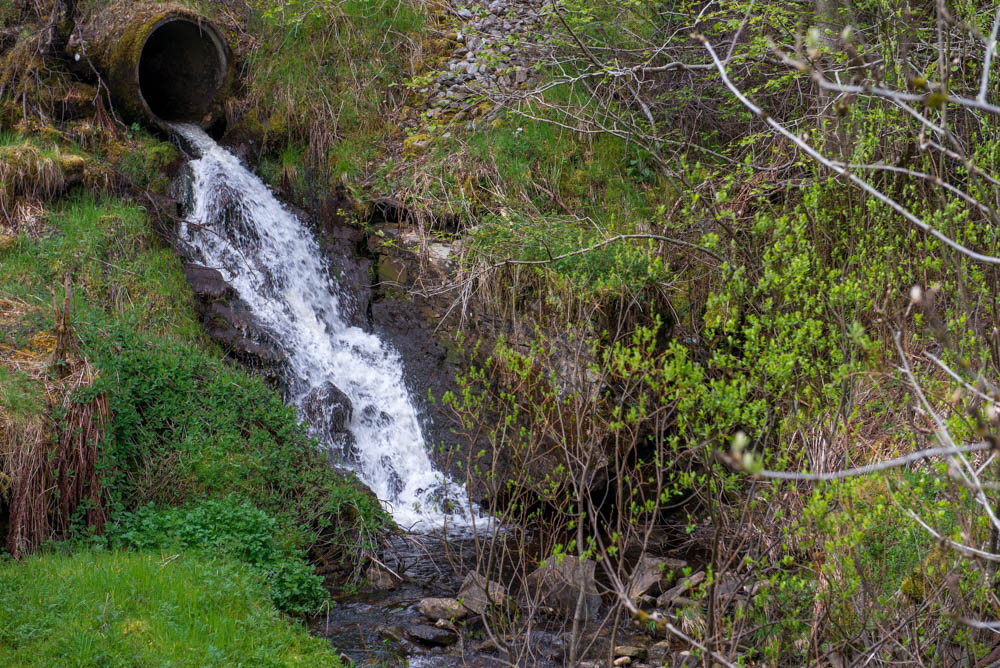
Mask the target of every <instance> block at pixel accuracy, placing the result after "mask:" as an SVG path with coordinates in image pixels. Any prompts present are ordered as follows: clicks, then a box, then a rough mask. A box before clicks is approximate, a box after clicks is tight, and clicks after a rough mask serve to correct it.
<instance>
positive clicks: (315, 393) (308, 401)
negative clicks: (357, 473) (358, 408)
mask: <svg viewBox="0 0 1000 668" xmlns="http://www.w3.org/2000/svg"><path fill="white" fill-rule="evenodd" d="M302 412H303V414H304V417H305V418H306V421H307V422H308V423H309V424H310V425H312V428H313V430H314V431H315V432H316V436H317V437H319V438H321V439H323V440H325V441H328V442H330V443H335V444H340V445H341V447H342V449H343V450H344V457H345V458H347V459H350V458H351V457H352V456H353V447H354V438H353V436H352V435H351V432H350V429H349V426H350V424H351V416H352V415H353V413H354V407H353V406H352V405H351V400H350V399H349V398H348V397H347V395H346V394H344V393H343V392H341V391H340V389H338V388H337V386H336V385H334V384H333V383H329V382H327V383H324V384H323V385H321V386H319V387H316V388H313V389H312V390H311V391H310V392H309V394H307V395H306V396H305V397H304V398H303V399H302Z"/></svg>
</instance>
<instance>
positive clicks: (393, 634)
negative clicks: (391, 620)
mask: <svg viewBox="0 0 1000 668" xmlns="http://www.w3.org/2000/svg"><path fill="white" fill-rule="evenodd" d="M378 634H379V635H380V636H382V637H383V638H385V639H386V640H388V641H390V642H394V643H397V644H402V643H404V642H406V631H404V630H403V627H402V626H380V627H379V629H378Z"/></svg>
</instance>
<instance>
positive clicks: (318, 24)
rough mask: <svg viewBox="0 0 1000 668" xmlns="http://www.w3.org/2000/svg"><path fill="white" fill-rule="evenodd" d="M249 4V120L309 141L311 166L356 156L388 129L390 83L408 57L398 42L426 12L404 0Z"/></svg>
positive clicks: (258, 127)
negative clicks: (251, 38)
mask: <svg viewBox="0 0 1000 668" xmlns="http://www.w3.org/2000/svg"><path fill="white" fill-rule="evenodd" d="M251 7H252V19H251V25H250V30H251V31H252V32H253V33H254V34H255V36H257V38H258V39H259V42H258V43H257V46H256V48H254V49H253V51H252V52H251V53H250V54H249V58H248V64H249V68H248V72H249V81H248V91H249V99H250V102H251V105H252V106H251V110H250V112H249V113H248V116H247V119H248V123H249V125H250V126H251V127H252V129H254V130H255V131H259V132H262V133H263V134H264V135H265V137H266V138H267V139H268V140H269V141H270V142H271V143H273V144H276V145H277V146H279V147H284V146H287V145H294V146H296V147H307V148H308V158H309V160H308V161H307V163H308V166H309V167H310V168H313V169H316V168H327V167H331V166H334V165H336V172H335V173H339V172H340V171H342V169H344V168H347V167H349V166H354V165H357V163H358V161H359V160H360V159H363V156H364V154H366V153H368V152H369V151H370V150H371V149H370V147H368V146H366V144H368V143H371V142H372V141H373V140H375V139H376V138H377V137H378V135H379V133H380V132H384V130H385V127H386V126H385V123H386V116H387V114H386V111H387V109H389V108H391V107H392V106H393V104H394V102H393V100H392V89H391V88H388V84H390V83H391V82H393V81H399V80H401V79H402V78H403V77H404V76H405V75H406V69H407V68H408V66H409V63H408V60H407V55H408V54H407V52H406V50H405V49H401V48H400V45H401V44H405V43H406V40H408V39H411V38H412V37H413V36H414V35H415V34H417V33H419V31H420V30H421V27H422V25H423V21H424V16H423V14H422V13H421V12H420V11H418V10H417V9H416V8H415V7H414V6H413V5H412V4H411V3H410V2H409V1H408V0H391V1H390V2H377V1H375V0H348V1H347V2H329V1H328V0H297V1H296V2H281V3H274V2H270V1H255V2H252V3H251ZM334 138H340V139H342V140H344V139H346V140H347V141H342V142H339V144H340V145H339V146H338V142H335V141H334ZM314 176H316V175H314ZM317 180H318V179H317ZM317 185H318V186H320V187H326V185H327V184H326V183H325V182H324V183H318V184H317Z"/></svg>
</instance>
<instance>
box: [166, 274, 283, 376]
mask: <svg viewBox="0 0 1000 668" xmlns="http://www.w3.org/2000/svg"><path fill="white" fill-rule="evenodd" d="M184 275H185V276H186V277H187V279H188V283H189V284H190V285H191V289H192V291H193V292H194V295H195V310H196V311H197V313H198V317H199V318H200V319H201V322H202V324H203V325H204V326H205V331H206V332H208V335H209V336H211V337H212V338H213V339H215V340H216V341H217V342H218V343H219V344H221V345H222V346H223V348H225V349H226V352H227V353H228V354H230V355H232V356H233V357H234V358H236V359H238V360H239V361H241V362H243V363H245V364H247V365H248V366H251V367H253V368H255V369H259V370H261V371H263V372H264V373H265V375H266V376H268V377H269V379H271V380H275V379H277V374H278V371H279V368H280V365H281V364H282V363H283V362H284V361H285V360H284V355H283V354H282V353H281V352H280V350H279V348H278V346H277V345H276V344H275V342H274V340H273V339H272V338H271V335H270V334H268V333H267V331H266V330H265V329H264V327H263V326H262V325H261V324H260V322H259V321H258V320H257V317H256V316H254V314H253V313H252V312H251V311H250V309H249V307H248V306H247V305H246V303H244V302H243V301H242V300H241V299H240V298H239V296H238V295H237V294H236V289H235V288H233V286H231V285H230V284H229V283H227V282H226V280H225V279H224V278H223V276H222V274H221V273H220V272H219V271H218V270H216V269H212V268H211V267H204V266H202V265H198V264H191V263H188V264H185V265H184Z"/></svg>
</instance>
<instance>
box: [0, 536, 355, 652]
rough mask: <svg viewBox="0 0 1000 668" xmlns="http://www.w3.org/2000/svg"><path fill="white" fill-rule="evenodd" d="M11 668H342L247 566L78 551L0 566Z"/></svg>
mask: <svg viewBox="0 0 1000 668" xmlns="http://www.w3.org/2000/svg"><path fill="white" fill-rule="evenodd" d="M0 663H2V664H3V665H8V666H15V665H16V666H26V667H28V666H39V667H41V666H54V665H74V666H123V667H124V666H236V665H253V666H315V667H316V668H320V667H322V668H327V667H329V666H340V665H341V663H340V660H339V659H338V657H337V655H336V653H335V652H334V651H333V650H332V649H331V648H330V646H329V644H328V643H327V642H326V641H325V640H323V639H320V638H314V637H311V636H310V635H309V634H308V632H307V631H306V629H305V628H304V627H302V626H300V625H298V624H297V623H295V622H292V621H290V620H288V618H286V617H283V616H282V615H281V614H280V613H279V612H278V611H277V609H275V607H274V606H273V605H272V604H271V603H270V602H269V601H268V598H267V588H266V584H265V583H264V582H263V581H262V580H261V578H260V575H259V574H258V573H257V572H255V571H254V570H253V569H248V568H244V567H242V566H241V565H239V563H238V562H233V561H221V560H219V559H214V558H211V557H209V556H207V555H202V556H196V555H194V554H188V553H176V552H163V553H152V552H118V551H115V552H106V551H98V550H79V551H77V552H74V553H73V554H69V555H61V554H43V555H39V556H35V557H30V558H28V559H26V560H24V561H22V562H18V563H14V562H7V563H3V564H0Z"/></svg>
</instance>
